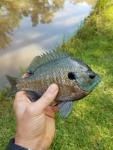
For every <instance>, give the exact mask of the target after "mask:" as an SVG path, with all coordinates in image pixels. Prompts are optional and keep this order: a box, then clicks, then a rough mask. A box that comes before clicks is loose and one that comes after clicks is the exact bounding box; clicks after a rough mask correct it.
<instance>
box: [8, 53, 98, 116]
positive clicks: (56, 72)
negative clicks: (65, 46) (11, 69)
mask: <svg viewBox="0 0 113 150" xmlns="http://www.w3.org/2000/svg"><path fill="white" fill-rule="evenodd" d="M26 72H27V77H26V78H24V79H22V78H20V79H18V80H16V81H15V78H11V77H9V76H7V77H8V80H9V81H10V83H11V82H12V83H16V86H14V85H12V87H15V88H16V89H17V90H24V91H26V92H27V94H28V97H29V98H30V99H31V101H36V100H37V99H38V98H39V97H40V96H41V95H42V94H43V93H44V92H45V91H46V89H47V88H48V87H49V85H50V84H52V83H56V84H57V85H58V87H59V92H58V95H57V97H56V99H55V101H56V103H57V104H58V107H59V109H60V112H61V114H62V116H63V117H64V116H67V115H68V114H69V112H70V110H71V107H72V101H76V100H80V99H82V98H83V97H85V96H86V95H88V94H89V93H90V92H91V91H93V89H94V88H95V87H96V85H97V84H98V83H99V82H100V77H99V76H98V75H97V74H96V73H94V72H93V71H92V70H91V68H90V67H89V66H87V65H86V64H85V63H83V62H81V61H79V60H77V59H74V58H72V57H70V56H68V54H66V53H63V52H59V51H53V52H50V53H47V54H43V55H42V56H36V57H35V58H34V59H33V61H32V62H31V64H30V65H29V67H28V68H27V70H26ZM67 109H68V110H67Z"/></svg>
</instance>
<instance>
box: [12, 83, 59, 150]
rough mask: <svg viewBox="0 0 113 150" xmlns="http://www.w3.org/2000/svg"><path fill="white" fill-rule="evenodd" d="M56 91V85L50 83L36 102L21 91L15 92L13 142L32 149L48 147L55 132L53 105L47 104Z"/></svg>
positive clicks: (45, 148) (42, 149) (41, 149)
mask: <svg viewBox="0 0 113 150" xmlns="http://www.w3.org/2000/svg"><path fill="white" fill-rule="evenodd" d="M57 93H58V86H57V85H56V84H52V85H50V87H49V88H48V89H47V91H46V92H45V93H44V95H43V96H42V97H41V98H40V99H38V101H36V102H31V101H30V100H29V98H28V97H27V96H26V94H25V92H23V91H20V92H18V93H17V94H16V97H15V101H14V110H15V114H16V134H15V144H17V145H20V146H23V147H25V148H31V149H33V150H47V149H48V147H49V146H50V145H51V143H52V140H53V137H54V134H55V119H54V115H55V107H52V106H49V105H50V104H51V102H52V101H53V100H54V99H55V97H56V95H57Z"/></svg>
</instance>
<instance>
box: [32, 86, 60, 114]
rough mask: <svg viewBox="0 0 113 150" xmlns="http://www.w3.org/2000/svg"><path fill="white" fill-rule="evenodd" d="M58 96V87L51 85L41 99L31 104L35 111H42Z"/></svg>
mask: <svg viewBox="0 0 113 150" xmlns="http://www.w3.org/2000/svg"><path fill="white" fill-rule="evenodd" d="M57 94H58V86H57V85H56V84H51V85H50V86H49V88H48V89H47V90H46V92H45V93H44V94H43V95H42V97H41V98H40V99H39V100H38V101H36V102H34V103H33V105H34V107H35V108H36V110H38V111H39V110H40V111H43V110H44V109H45V108H46V107H47V106H49V105H50V104H51V102H53V101H54V99H55V97H56V96H57Z"/></svg>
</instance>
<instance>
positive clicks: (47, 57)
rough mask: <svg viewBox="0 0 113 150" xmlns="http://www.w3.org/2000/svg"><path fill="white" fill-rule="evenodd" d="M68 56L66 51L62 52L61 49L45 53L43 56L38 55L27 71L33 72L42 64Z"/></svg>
mask: <svg viewBox="0 0 113 150" xmlns="http://www.w3.org/2000/svg"><path fill="white" fill-rule="evenodd" d="M65 57H68V55H67V54H66V53H63V52H60V51H53V52H48V53H45V54H43V55H42V56H36V57H35V58H34V59H33V61H32V62H31V64H30V65H29V67H28V68H27V71H30V72H32V73H34V72H35V70H36V69H37V68H38V67H40V66H41V65H44V64H47V63H49V62H50V61H55V60H57V59H59V58H61V59H62V58H65Z"/></svg>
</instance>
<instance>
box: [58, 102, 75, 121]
mask: <svg viewBox="0 0 113 150" xmlns="http://www.w3.org/2000/svg"><path fill="white" fill-rule="evenodd" d="M72 103H73V102H72V101H67V102H61V103H60V104H58V108H59V113H60V116H61V117H62V118H67V117H68V115H69V114H70V112H71V110H72Z"/></svg>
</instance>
